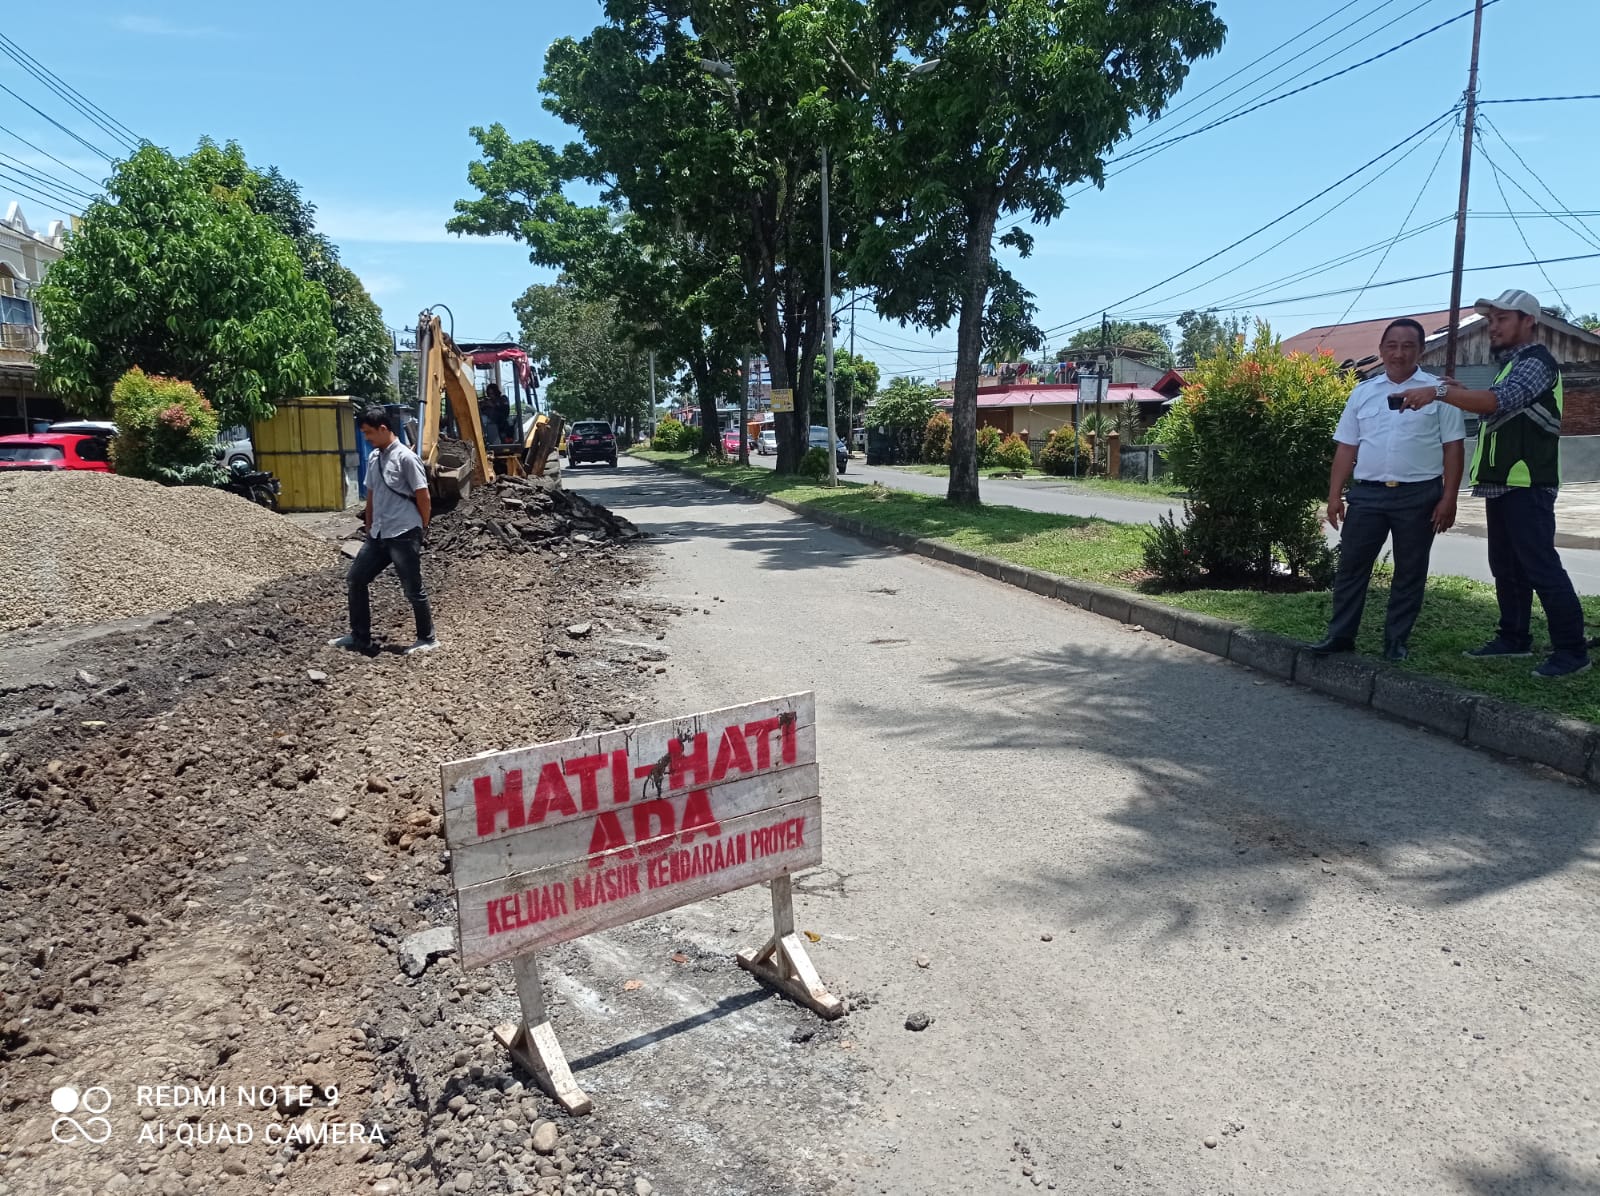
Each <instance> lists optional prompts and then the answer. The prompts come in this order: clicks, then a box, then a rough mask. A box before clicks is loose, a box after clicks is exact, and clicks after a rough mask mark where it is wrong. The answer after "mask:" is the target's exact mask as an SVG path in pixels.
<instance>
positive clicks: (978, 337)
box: [945, 202, 996, 503]
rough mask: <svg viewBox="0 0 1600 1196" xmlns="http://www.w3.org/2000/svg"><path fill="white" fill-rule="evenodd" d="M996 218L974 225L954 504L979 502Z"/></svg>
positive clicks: (960, 357)
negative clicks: (981, 385) (986, 316)
mask: <svg viewBox="0 0 1600 1196" xmlns="http://www.w3.org/2000/svg"><path fill="white" fill-rule="evenodd" d="M995 216H996V213H995V211H994V208H993V207H992V206H991V205H989V204H988V203H987V202H986V203H985V207H984V210H983V211H982V212H980V213H978V215H977V216H976V217H975V218H974V219H973V220H971V221H970V222H969V224H968V238H967V291H966V294H964V295H963V296H962V297H961V319H960V322H959V324H958V325H957V331H956V385H955V401H954V404H953V407H952V409H951V413H950V423H951V428H950V486H949V489H948V490H947V491H946V492H945V497H946V498H948V499H949V501H951V502H954V503H976V502H978V501H979V497H978V367H979V366H980V365H981V364H982V362H981V360H980V359H981V358H982V356H983V309H984V305H985V303H987V302H988V299H989V262H990V257H991V254H992V249H991V246H990V241H991V240H992V239H993V237H994V223H995Z"/></svg>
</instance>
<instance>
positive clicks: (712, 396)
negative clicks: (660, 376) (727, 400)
mask: <svg viewBox="0 0 1600 1196" xmlns="http://www.w3.org/2000/svg"><path fill="white" fill-rule="evenodd" d="M689 373H690V374H692V375H693V376H694V389H695V394H696V396H697V397H698V398H699V400H700V437H699V441H700V442H699V444H697V445H696V446H695V455H696V456H703V455H704V454H705V453H707V452H709V451H710V449H711V446H712V445H713V444H714V443H716V437H717V433H718V431H719V429H718V428H717V385H716V379H715V378H714V377H713V376H712V370H711V363H710V361H709V360H707V359H706V358H705V357H704V355H701V356H700V357H699V359H698V360H696V361H691V362H690V363H689ZM708 432H709V435H708V434H707V433H708Z"/></svg>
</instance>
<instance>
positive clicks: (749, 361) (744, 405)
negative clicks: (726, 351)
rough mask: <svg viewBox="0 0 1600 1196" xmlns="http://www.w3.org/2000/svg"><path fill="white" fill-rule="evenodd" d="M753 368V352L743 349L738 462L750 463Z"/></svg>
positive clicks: (742, 463)
mask: <svg viewBox="0 0 1600 1196" xmlns="http://www.w3.org/2000/svg"><path fill="white" fill-rule="evenodd" d="M753 369H755V354H754V353H752V352H751V351H750V350H749V349H746V350H745V351H744V386H743V388H742V389H741V390H740V391H739V464H740V465H748V464H750V372H751V370H753Z"/></svg>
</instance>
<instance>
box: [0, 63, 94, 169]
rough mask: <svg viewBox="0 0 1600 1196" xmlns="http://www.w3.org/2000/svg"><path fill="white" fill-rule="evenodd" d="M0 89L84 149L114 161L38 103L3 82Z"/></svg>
mask: <svg viewBox="0 0 1600 1196" xmlns="http://www.w3.org/2000/svg"><path fill="white" fill-rule="evenodd" d="M0 91H3V92H5V93H6V94H7V95H8V96H10V97H11V98H12V99H14V100H17V101H19V102H20V103H22V104H23V105H25V106H26V107H28V108H30V109H32V110H33V111H34V112H35V113H37V114H38V115H39V116H42V117H44V119H45V120H47V121H49V122H50V123H51V124H53V125H54V126H55V127H56V128H58V129H60V130H61V131H62V132H63V133H65V134H66V135H67V136H68V137H70V138H72V139H73V140H74V141H76V142H77V143H78V144H79V145H81V146H83V148H84V149H86V150H89V151H90V152H91V153H96V154H99V155H100V156H101V157H102V158H104V159H105V160H106V161H107V162H114V161H116V159H115V158H113V157H112V156H111V155H110V154H108V153H106V151H105V150H103V149H101V148H100V147H99V146H98V145H93V144H91V143H90V142H87V141H85V140H84V139H83V138H82V137H79V136H78V135H77V134H76V133H74V132H73V131H72V130H71V129H69V128H67V126H66V125H64V124H62V123H61V122H60V121H59V120H57V119H56V118H55V117H53V116H51V115H50V114H49V113H48V112H46V111H45V110H44V109H43V108H40V107H39V106H38V105H37V104H31V103H29V102H28V101H27V100H24V99H23V98H22V97H21V96H19V95H18V94H17V93H16V92H14V91H12V90H11V89H10V88H9V87H7V86H6V85H5V84H4V83H0Z"/></svg>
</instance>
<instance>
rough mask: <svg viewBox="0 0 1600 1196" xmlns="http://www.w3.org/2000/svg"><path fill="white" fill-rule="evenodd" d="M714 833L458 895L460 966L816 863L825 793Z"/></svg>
mask: <svg viewBox="0 0 1600 1196" xmlns="http://www.w3.org/2000/svg"><path fill="white" fill-rule="evenodd" d="M720 832H721V833H720V834H717V835H699V836H697V837H696V838H695V839H694V841H693V842H691V843H689V844H686V845H680V844H679V843H678V836H675V835H663V836H661V837H660V838H657V839H652V840H648V841H646V842H644V843H640V844H635V845H634V846H633V847H630V848H619V849H617V850H615V851H609V852H606V853H604V854H602V855H597V856H592V857H589V858H588V859H580V860H572V861H568V862H566V863H561V864H554V865H551V866H550V867H548V868H541V869H539V870H537V871H534V872H524V873H521V874H519V875H517V876H512V877H508V878H506V879H504V880H497V881H491V882H489V883H487V884H481V885H473V886H472V887H470V888H467V889H462V890H461V891H460V892H458V893H457V894H456V905H457V917H458V926H459V938H460V942H461V966H462V967H465V968H477V967H484V966H485V965H487V964H491V963H495V962H497V961H499V960H502V959H509V958H511V957H513V956H516V955H522V954H525V953H527V952H529V951H533V950H537V949H538V948H541V947H548V946H552V945H554V944H556V943H564V942H566V941H567V940H568V939H575V938H578V937H580V936H582V935H585V934H592V933H594V932H595V931H598V930H605V929H608V928H609V927H612V926H620V925H622V924H623V923H625V922H632V921H635V920H637V919H639V918H647V917H649V916H651V915H652V914H659V913H662V912H664V911H666V910H669V909H676V908H677V907H678V906H680V905H688V904H689V903H691V902H694V901H702V900H704V899H705V898H707V897H715V896H716V895H717V894H719V893H726V892H729V891H731V890H733V889H739V888H743V887H744V886H746V885H751V884H755V883H756V882H757V881H762V880H769V879H771V878H772V877H775V876H782V875H785V874H787V873H790V872H793V871H795V870H797V869H800V868H806V867H810V866H812V865H815V864H820V863H821V862H822V799H821V798H819V797H811V798H807V799H805V800H804V801H798V802H792V803H790V804H788V805H785V806H779V807H776V808H774V809H770V810H764V811H762V812H760V813H756V814H746V815H744V816H742V817H739V818H732V819H729V820H728V821H727V822H724V823H722V824H721V826H720Z"/></svg>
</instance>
